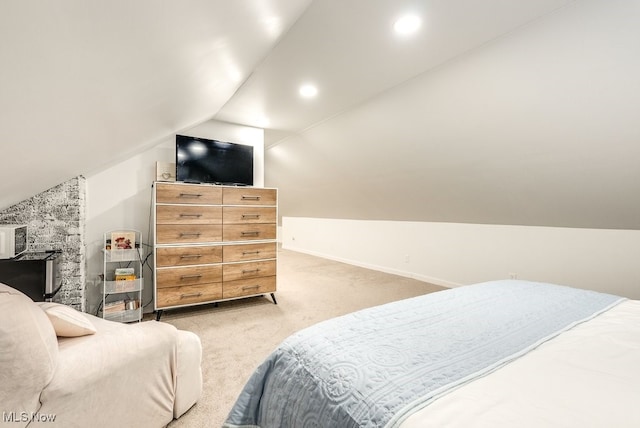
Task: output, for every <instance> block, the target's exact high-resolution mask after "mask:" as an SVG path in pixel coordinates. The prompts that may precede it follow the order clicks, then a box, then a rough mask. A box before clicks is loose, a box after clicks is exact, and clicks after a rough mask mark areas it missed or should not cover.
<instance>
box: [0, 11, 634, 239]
mask: <svg viewBox="0 0 640 428" xmlns="http://www.w3.org/2000/svg"><path fill="white" fill-rule="evenodd" d="M406 12H416V13H418V14H419V15H421V16H422V18H423V25H422V27H421V29H420V31H419V32H418V33H417V34H415V35H414V36H413V37H409V38H403V39H400V38H397V37H394V36H393V34H392V33H391V31H390V29H391V26H392V24H393V21H394V20H395V19H396V18H397V17H398V16H400V15H401V14H403V13H406ZM638 17H639V16H638V2H635V1H634V2H628V1H623V0H614V1H605V0H573V1H572V0H538V1H529V0H518V1H504V0H486V1H482V2H478V1H475V0H422V1H418V0H413V1H411V0H350V1H342V0H315V1H311V0H237V1H236V0H234V1H226V0H208V1H206V0H199V1H196V0H186V1H180V2H168V1H160V2H159V1H155V0H138V1H135V2H126V1H124V0H114V1H109V2H104V1H98V0H90V1H80V0H58V1H55V2H46V1H41V0H22V1H20V0H8V1H3V2H1V3H0V36H1V37H2V40H1V41H0V59H1V61H2V67H0V79H1V81H2V89H0V91H1V92H0V94H1V96H0V108H1V112H2V115H1V116H0V144H1V145H2V146H1V147H2V158H3V160H4V162H3V167H2V168H0V207H6V206H8V205H10V204H12V203H14V202H17V201H20V200H22V199H25V198H27V197H29V196H32V195H33V194H36V193H38V192H39V191H42V190H45V189H47V188H49V187H52V186H54V185H56V184H58V183H60V182H62V181H65V180H67V179H69V178H71V177H73V176H76V175H78V174H90V173H91V172H92V171H97V170H100V169H101V168H103V167H105V166H107V165H110V164H113V163H115V162H118V161H119V160H122V159H125V158H126V157H128V156H130V155H132V154H134V153H138V152H141V151H143V150H145V149H147V148H149V147H151V146H153V145H155V144H157V143H158V142H159V141H161V140H163V139H166V137H168V136H170V135H172V134H173V133H176V132H180V131H181V130H184V129H187V128H189V127H191V126H193V125H196V124H199V123H202V122H204V121H206V120H209V119H216V120H221V121H227V122H231V123H238V124H243V125H249V126H256V127H261V128H265V143H266V145H267V152H266V155H265V156H266V162H267V165H266V184H267V185H272V186H277V187H279V188H280V189H281V193H280V194H281V210H280V212H281V214H283V215H300V216H312V217H313V216H323V217H339V218H361V219H394V220H418V221H461V222H480V223H500V224H539V225H554V226H572V227H604V228H640V215H639V214H640V209H639V208H640V207H639V204H640V202H636V201H637V200H638V198H637V194H638V190H639V189H638V185H637V184H633V183H638V182H640V177H639V176H638V172H637V171H638V168H635V169H634V165H636V164H637V162H636V160H637V159H638V154H639V153H638V152H637V149H636V146H637V143H636V142H637V141H638V137H639V135H638V132H637V127H636V126H635V125H632V123H634V120H635V119H633V118H632V117H631V116H632V114H631V112H635V111H637V110H638V109H637V107H639V106H638V105H637V104H638V103H637V101H638V94H637V92H638V85H637V83H634V82H636V80H637V79H635V78H634V77H633V76H637V75H638V71H640V70H638V68H637V65H638V61H637V58H638V54H637V52H638V51H637V46H636V44H635V43H634V40H640V34H638V33H637V30H636V29H635V27H637V26H634V27H633V28H632V24H633V22H636V21H637V18H638ZM634 19H636V21H634ZM562 29H564V30H562ZM567 29H568V30H567ZM612 48H613V49H612ZM594 62H595V64H594ZM603 64H604V65H603ZM585 71H586V72H585ZM576 76H577V77H578V78H577V79H576ZM304 82H313V83H315V84H317V85H318V87H319V94H318V96H317V97H316V98H315V99H313V100H301V99H300V98H299V97H298V95H297V88H298V86H299V84H301V83H304ZM585 94H586V95H585ZM567 98H569V99H571V102H570V103H566V101H567ZM602 101H604V102H602ZM621 105H624V106H625V107H621ZM585 106H588V107H587V108H585ZM612 109H613V111H615V112H616V113H617V115H614V114H611V113H612ZM547 110H548V111H547ZM545 111H546V113H545ZM607 112H608V113H609V114H605V113H607ZM603 116H606V120H605V121H603V120H602V118H603ZM596 123H598V124H600V125H597V126H596V125H594V124H596ZM585 125H588V126H585ZM576 129H579V130H580V132H575V131H576ZM612 130H614V131H615V132H612ZM634 144H635V145H634ZM576 154H578V155H576ZM541 171H543V172H544V174H539V173H540V172H541ZM618 192H620V193H618Z"/></svg>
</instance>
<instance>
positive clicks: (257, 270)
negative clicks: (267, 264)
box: [242, 269, 260, 275]
mask: <svg viewBox="0 0 640 428" xmlns="http://www.w3.org/2000/svg"><path fill="white" fill-rule="evenodd" d="M258 272H260V269H247V270H243V271H242V274H243V275H247V274H250V273H258Z"/></svg>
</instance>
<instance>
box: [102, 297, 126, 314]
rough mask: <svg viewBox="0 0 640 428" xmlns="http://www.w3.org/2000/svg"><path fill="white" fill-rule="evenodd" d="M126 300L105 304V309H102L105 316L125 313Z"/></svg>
mask: <svg viewBox="0 0 640 428" xmlns="http://www.w3.org/2000/svg"><path fill="white" fill-rule="evenodd" d="M124 309H125V306H124V300H118V301H115V302H109V303H105V304H104V308H102V312H103V313H105V314H113V313H116V312H121V311H124Z"/></svg>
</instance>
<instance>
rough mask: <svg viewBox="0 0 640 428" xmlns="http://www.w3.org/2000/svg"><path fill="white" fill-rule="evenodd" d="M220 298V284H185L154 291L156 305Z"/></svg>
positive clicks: (167, 305) (162, 306)
mask: <svg viewBox="0 0 640 428" xmlns="http://www.w3.org/2000/svg"><path fill="white" fill-rule="evenodd" d="M220 299H222V284H221V283H219V282H218V283H211V284H202V285H185V286H182V287H169V288H159V289H158V290H157V291H156V307H157V308H166V307H170V306H180V305H190V304H194V303H204V302H211V301H213V300H220Z"/></svg>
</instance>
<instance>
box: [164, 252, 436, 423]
mask: <svg viewBox="0 0 640 428" xmlns="http://www.w3.org/2000/svg"><path fill="white" fill-rule="evenodd" d="M438 290H442V287H438V286H435V285H431V284H428V283H425V282H421V281H417V280H413V279H409V278H403V277H399V276H395V275H390V274H386V273H382V272H377V271H373V270H368V269H363V268H359V267H355V266H351V265H347V264H344V263H338V262H334V261H331V260H326V259H322V258H318V257H313V256H309V255H306V254H302V253H297V252H293V251H287V250H279V252H278V291H277V293H276V299H277V301H278V304H277V305H274V304H273V302H272V301H271V299H270V298H268V297H254V298H249V299H242V300H236V301H233V302H222V303H220V304H219V306H218V307H214V306H213V305H205V306H198V307H193V308H189V309H181V310H174V311H166V312H165V313H164V315H163V316H162V321H163V322H167V323H170V324H173V325H174V326H176V327H177V328H179V329H182V330H189V331H193V332H194V333H196V334H197V335H198V336H200V339H201V340H202V347H203V362H202V371H203V378H204V389H203V395H202V398H201V399H200V401H199V402H198V403H197V404H196V405H195V406H194V407H193V408H191V410H189V411H188V412H187V413H186V414H185V415H183V416H182V417H181V418H180V419H178V420H175V421H173V422H172V423H170V424H169V427H170V428H178V427H219V426H221V425H222V423H223V422H224V420H225V419H226V416H227V414H228V412H229V410H230V409H231V407H232V406H233V403H234V402H235V400H236V397H237V395H238V394H239V392H240V390H241V389H242V387H243V386H244V384H245V382H246V380H247V379H248V377H249V376H250V374H251V373H252V371H253V370H254V369H255V368H256V367H257V366H258V365H259V364H260V363H261V362H262V360H264V359H265V358H266V357H267V356H268V355H269V354H270V353H271V351H272V350H273V349H274V348H275V347H276V346H277V345H278V344H279V343H280V342H281V341H282V340H284V339H285V338H286V337H288V336H289V335H291V334H292V333H294V332H296V331H298V330H300V329H302V328H305V327H307V326H310V325H312V324H315V323H317V322H319V321H323V320H326V319H329V318H332V317H336V316H339V315H343V314H346V313H349V312H353V311H356V310H358V309H363V308H367V307H371V306H375V305H379V304H382V303H387V302H391V301H394V300H400V299H403V298H407V297H413V296H417V295H421V294H426V293H429V292H432V291H438Z"/></svg>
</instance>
